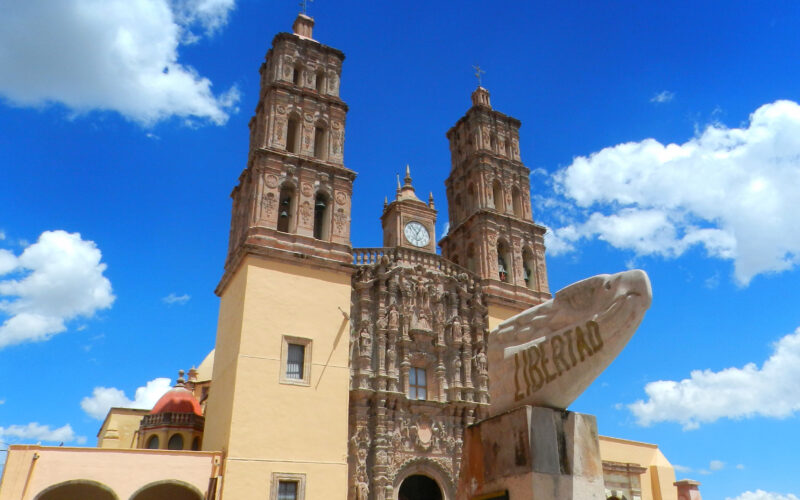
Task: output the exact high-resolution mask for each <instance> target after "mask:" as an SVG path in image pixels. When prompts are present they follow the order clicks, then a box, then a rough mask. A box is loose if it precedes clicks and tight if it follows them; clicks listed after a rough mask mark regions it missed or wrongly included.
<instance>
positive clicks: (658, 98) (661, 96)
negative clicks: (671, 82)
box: [650, 90, 675, 104]
mask: <svg viewBox="0 0 800 500" xmlns="http://www.w3.org/2000/svg"><path fill="white" fill-rule="evenodd" d="M674 98H675V92H670V91H669V90H662V91H661V92H659V93H657V94H656V95H654V96H653V97H651V98H650V102H654V103H656V104H661V103H665V102H670V101H671V100H673V99H674Z"/></svg>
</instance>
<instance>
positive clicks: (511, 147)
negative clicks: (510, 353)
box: [439, 86, 550, 329]
mask: <svg viewBox="0 0 800 500" xmlns="http://www.w3.org/2000/svg"><path fill="white" fill-rule="evenodd" d="M519 127H520V122H519V120H517V119H516V118H513V117H510V116H507V115H505V114H503V113H500V112H499V111H495V110H493V109H492V106H491V103H490V101H489V91H488V90H486V89H485V88H483V87H480V86H479V87H478V88H477V89H476V90H475V91H474V92H473V93H472V107H471V108H470V109H469V110H468V111H467V113H466V114H465V115H464V116H463V117H462V118H461V119H460V120H458V122H456V124H455V125H454V126H453V128H451V129H450V130H449V131H448V132H447V139H448V140H449V141H450V154H451V170H450V175H449V177H448V178H447V180H446V181H445V186H446V187H447V200H448V208H449V215H450V231H449V232H448V234H447V235H445V236H444V237H443V238H442V240H441V241H440V242H439V244H440V246H441V247H442V255H443V256H444V257H445V258H447V259H449V260H451V261H453V262H455V263H456V264H459V265H461V266H463V267H466V268H468V269H469V270H471V271H473V272H474V273H476V274H477V275H478V276H480V277H481V278H482V279H483V280H484V281H485V286H484V291H485V292H486V294H487V301H488V303H489V321H490V329H491V328H493V327H495V326H496V325H497V323H498V322H499V321H501V320H503V319H506V318H508V317H510V316H512V315H513V314H516V313H518V312H520V311H522V310H524V309H527V308H528V307H530V306H532V305H535V304H538V303H540V302H543V301H544V300H547V299H549V298H550V291H549V287H548V284H547V268H546V266H545V260H544V233H545V228H544V227H542V226H540V225H538V224H535V223H534V222H533V217H532V214H531V201H530V180H529V175H530V169H528V167H526V166H525V165H524V164H523V163H522V161H521V159H520V153H519Z"/></svg>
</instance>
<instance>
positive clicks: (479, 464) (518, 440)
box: [457, 406, 605, 500]
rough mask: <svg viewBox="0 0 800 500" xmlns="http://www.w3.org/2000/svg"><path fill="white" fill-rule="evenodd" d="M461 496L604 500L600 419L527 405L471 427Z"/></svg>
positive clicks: (467, 499) (466, 439) (466, 499)
mask: <svg viewBox="0 0 800 500" xmlns="http://www.w3.org/2000/svg"><path fill="white" fill-rule="evenodd" d="M504 495H506V496H504ZM457 498H458V499H459V500H470V499H477V498H480V499H487V500H488V499H492V498H498V499H501V498H508V499H510V500H534V499H535V500H573V499H576V500H605V494H604V486H603V463H602V460H601V459H600V445H599V443H598V440H597V421H596V420H595V418H594V417H593V416H592V415H583V414H580V413H573V412H568V411H560V410H552V409H550V408H541V407H533V406H522V407H520V408H517V409H514V410H511V411H509V412H507V413H503V414H501V415H497V416H494V417H492V418H489V419H487V420H484V421H482V422H479V423H477V424H475V425H473V426H470V427H469V428H467V430H466V432H465V434H464V452H463V458H462V461H461V474H460V479H459V485H458V495H457Z"/></svg>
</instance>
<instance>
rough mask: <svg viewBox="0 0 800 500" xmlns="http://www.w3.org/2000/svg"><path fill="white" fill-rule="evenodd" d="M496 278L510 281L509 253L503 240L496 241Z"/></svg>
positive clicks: (505, 281)
mask: <svg viewBox="0 0 800 500" xmlns="http://www.w3.org/2000/svg"><path fill="white" fill-rule="evenodd" d="M497 279H499V280H500V281H502V282H504V283H509V282H510V281H511V253H510V252H509V248H508V243H506V242H505V241H503V240H498V242H497Z"/></svg>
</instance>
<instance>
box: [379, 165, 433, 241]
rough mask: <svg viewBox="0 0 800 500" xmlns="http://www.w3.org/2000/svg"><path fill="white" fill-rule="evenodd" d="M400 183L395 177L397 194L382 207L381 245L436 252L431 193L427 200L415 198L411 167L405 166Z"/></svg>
mask: <svg viewBox="0 0 800 500" xmlns="http://www.w3.org/2000/svg"><path fill="white" fill-rule="evenodd" d="M403 182H404V183H403V185H401V184H400V178H399V177H398V179H397V196H396V198H395V200H394V201H392V202H391V203H388V200H387V204H386V205H385V206H384V207H383V215H381V225H382V226H383V246H385V247H395V246H397V247H404V248H413V249H415V250H424V251H427V252H433V253H436V208H435V207H434V205H433V193H431V194H430V196H429V197H428V203H425V202H424V201H422V200H420V199H419V198H417V195H416V193H415V191H414V186H413V185H412V184H411V168H410V167H409V166H408V165H406V176H405V178H404V179H403Z"/></svg>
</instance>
